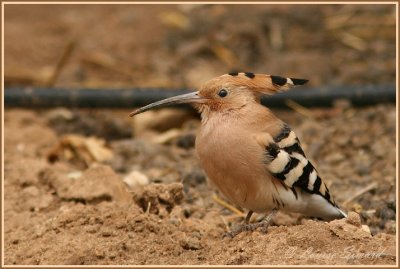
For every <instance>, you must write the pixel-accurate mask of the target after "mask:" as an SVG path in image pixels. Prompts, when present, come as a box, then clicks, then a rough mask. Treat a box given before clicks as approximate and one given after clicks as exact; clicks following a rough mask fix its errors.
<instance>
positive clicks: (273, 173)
mask: <svg viewBox="0 0 400 269" xmlns="http://www.w3.org/2000/svg"><path fill="white" fill-rule="evenodd" d="M306 82H307V80H304V79H295V78H283V77H280V76H271V75H262V74H253V73H230V74H226V75H223V76H220V77H217V78H214V79H212V80H210V81H208V82H206V83H205V84H204V85H203V86H202V87H201V88H200V90H199V91H197V92H193V93H189V94H183V95H179V96H176V97H172V98H168V99H165V100H162V101H159V102H155V103H153V104H150V105H147V106H145V107H142V108H140V109H137V110H135V111H133V112H132V113H131V114H130V116H133V115H136V114H139V113H142V112H144V111H147V110H149V109H152V108H155V107H159V106H163V105H171V104H180V103H192V104H194V106H195V107H196V108H197V109H198V111H199V112H200V113H201V118H202V124H201V129H200V132H199V134H198V136H197V138H196V150H197V153H198V155H199V158H200V162H201V165H202V167H203V169H204V170H205V172H206V174H207V176H208V177H209V179H210V180H211V181H212V182H213V183H214V184H215V185H216V186H217V187H218V189H219V190H220V191H221V192H222V193H223V194H224V195H225V196H226V197H227V198H228V199H229V200H230V201H231V202H232V203H234V204H236V205H239V206H240V207H242V208H246V209H249V213H248V215H247V217H246V221H245V222H246V224H245V225H243V226H242V227H241V228H240V229H237V230H236V231H234V232H232V233H231V235H232V236H234V235H236V234H237V233H239V232H241V231H243V230H254V229H256V228H257V227H260V226H261V227H263V228H264V231H266V228H267V227H268V225H269V221H270V220H271V219H272V216H273V214H274V213H275V212H276V211H277V210H282V211H288V212H298V213H302V214H304V215H307V216H312V217H318V218H322V219H325V220H332V219H336V218H342V217H346V214H345V213H344V212H343V211H342V210H341V209H340V208H339V207H338V206H337V204H336V203H335V201H334V200H333V197H332V195H331V194H330V192H329V190H328V188H327V186H326V185H325V183H324V182H323V181H322V179H321V178H320V177H319V176H318V173H317V170H316V169H315V168H314V166H313V165H312V164H311V162H310V161H308V160H307V157H306V155H305V154H304V152H303V150H302V148H301V146H300V141H299V139H298V138H297V136H296V134H295V133H294V132H293V131H292V130H291V129H290V127H289V126H288V125H287V124H286V123H284V122H283V121H281V120H280V119H278V118H277V117H276V116H275V115H274V114H272V112H271V111H270V110H269V109H268V108H266V107H264V106H263V105H261V104H260V98H261V96H262V95H263V94H274V93H276V92H279V91H284V90H288V89H290V88H291V87H293V86H296V85H303V84H305V83H306ZM270 211H272V213H271V214H270V216H268V218H267V219H268V221H264V222H259V223H256V224H249V223H248V222H249V220H250V217H251V215H252V213H253V212H259V213H265V212H270Z"/></svg>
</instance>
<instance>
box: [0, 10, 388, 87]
mask: <svg viewBox="0 0 400 269" xmlns="http://www.w3.org/2000/svg"><path fill="white" fill-rule="evenodd" d="M5 22H6V23H5V83H6V86H10V85H51V86H57V87H78V88H79V87H114V88H117V87H132V86H137V87H184V86H187V87H198V86H199V85H201V84H202V83H203V82H204V81H205V80H207V79H209V78H212V77H215V76H218V75H221V74H225V73H227V72H229V71H232V70H239V71H241V70H248V71H252V72H260V73H270V74H278V75H287V76H289V77H290V76H294V77H296V76H300V77H305V78H309V79H310V85H311V86H320V85H327V84H328V85H332V84H333V85H338V84H339V85H354V84H366V83H384V82H394V81H395V52H396V51H395V49H396V42H395V34H396V32H395V26H396V25H395V24H396V21H395V6H394V5H375V4H372V5H205V4H202V5H200V4H197V5H195V4H193V5H9V6H7V8H6V12H5ZM63 55H64V58H65V59H64V61H65V63H63V65H62V68H61V70H58V71H57V74H54V73H55V71H56V70H55V69H56V67H57V65H58V64H59V62H60V59H61V58H62V56H63Z"/></svg>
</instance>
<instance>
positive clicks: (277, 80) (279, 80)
mask: <svg viewBox="0 0 400 269" xmlns="http://www.w3.org/2000/svg"><path fill="white" fill-rule="evenodd" d="M271 80H272V83H273V84H275V85H278V86H284V85H285V84H289V85H291V86H298V85H304V84H306V83H307V82H308V80H307V79H301V78H284V77H280V76H273V75H272V76H271Z"/></svg>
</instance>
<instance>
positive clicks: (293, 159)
mask: <svg viewBox="0 0 400 269" xmlns="http://www.w3.org/2000/svg"><path fill="white" fill-rule="evenodd" d="M273 140H274V141H273V142H271V143H269V144H268V145H266V146H265V149H266V155H267V164H266V165H267V168H268V170H269V172H270V173H271V174H272V175H273V176H274V177H275V178H277V179H279V180H280V181H281V182H282V183H284V185H285V186H287V187H288V188H290V189H292V190H293V189H294V187H298V188H300V189H302V190H303V191H306V192H308V193H312V194H318V195H321V196H322V197H324V198H325V199H326V200H327V201H328V202H329V203H331V204H332V205H334V206H335V207H337V205H336V203H335V201H334V200H333V197H332V195H331V194H330V192H329V189H328V188H327V186H326V185H325V183H324V182H323V181H322V179H321V178H320V177H319V175H318V173H317V170H316V169H315V168H314V166H313V165H312V164H311V162H310V161H309V160H308V159H307V157H306V155H305V154H304V151H303V149H302V148H301V145H300V141H299V139H298V138H297V136H296V134H295V133H294V132H293V131H292V130H291V129H290V127H289V126H287V125H284V127H283V128H282V130H281V132H280V133H279V135H277V136H276V137H274V138H273Z"/></svg>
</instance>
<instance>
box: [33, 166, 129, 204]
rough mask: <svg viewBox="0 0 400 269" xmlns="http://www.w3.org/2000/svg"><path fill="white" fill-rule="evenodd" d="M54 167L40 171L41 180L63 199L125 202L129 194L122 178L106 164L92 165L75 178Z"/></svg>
mask: <svg viewBox="0 0 400 269" xmlns="http://www.w3.org/2000/svg"><path fill="white" fill-rule="evenodd" d="M67 175H68V173H66V171H64V172H63V173H61V172H59V171H57V170H55V169H51V168H48V169H45V170H44V171H42V173H41V175H40V176H41V180H43V181H46V182H47V184H48V185H50V186H52V187H53V188H54V189H55V190H56V193H57V195H58V196H59V197H60V198H61V199H64V200H72V201H78V202H83V203H99V202H102V201H112V200H114V201H116V202H119V203H127V202H129V201H131V195H130V194H129V192H128V191H127V189H126V187H125V185H124V183H123V181H122V179H121V178H120V177H119V176H118V175H117V174H116V173H115V172H114V171H113V170H112V169H111V168H110V167H109V166H106V165H93V166H91V167H90V168H89V169H87V170H86V171H85V172H83V174H82V175H81V176H80V177H78V178H75V179H72V178H70V177H68V176H67Z"/></svg>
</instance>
